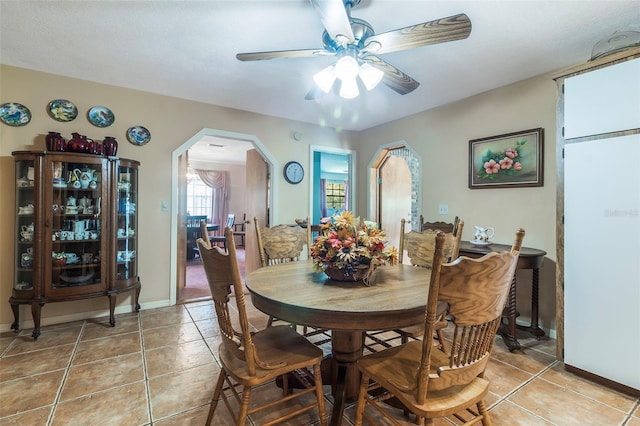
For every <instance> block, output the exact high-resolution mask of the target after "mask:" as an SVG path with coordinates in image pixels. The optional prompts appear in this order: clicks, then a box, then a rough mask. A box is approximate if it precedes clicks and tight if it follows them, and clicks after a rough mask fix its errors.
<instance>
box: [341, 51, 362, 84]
mask: <svg viewBox="0 0 640 426" xmlns="http://www.w3.org/2000/svg"><path fill="white" fill-rule="evenodd" d="M359 69H360V67H359V66H358V61H356V60H355V59H354V58H352V57H351V56H343V57H342V58H340V59H339V60H338V62H337V63H336V77H338V78H339V79H340V80H342V81H343V82H344V81H345V80H353V81H354V83H355V79H356V77H357V75H358V71H359Z"/></svg>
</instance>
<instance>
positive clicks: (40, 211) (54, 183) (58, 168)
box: [9, 151, 141, 340]
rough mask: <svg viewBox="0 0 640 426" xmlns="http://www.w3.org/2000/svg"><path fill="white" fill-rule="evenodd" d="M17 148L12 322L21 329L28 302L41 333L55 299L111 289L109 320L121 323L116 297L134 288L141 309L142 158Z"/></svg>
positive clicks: (103, 293)
mask: <svg viewBox="0 0 640 426" xmlns="http://www.w3.org/2000/svg"><path fill="white" fill-rule="evenodd" d="M12 155H13V156H14V160H15V171H16V221H15V224H16V238H15V245H14V247H15V258H16V264H15V269H14V271H15V277H14V278H15V279H14V286H13V291H12V295H11V297H10V299H9V304H10V305H11V308H12V311H13V314H14V320H15V321H14V323H13V324H12V326H11V328H12V329H14V330H15V331H16V332H17V331H18V330H19V327H20V309H19V307H20V305H31V314H32V318H33V323H34V330H33V334H32V336H33V338H34V340H35V339H37V338H38V336H39V335H40V316H41V309H42V307H43V306H44V305H45V304H47V303H51V302H60V301H70V300H80V299H86V298H92V297H100V296H106V297H108V299H109V314H110V320H109V322H110V324H111V325H112V326H115V315H114V311H115V307H116V296H117V295H118V294H119V293H122V292H125V291H133V292H134V294H133V296H132V299H133V301H132V303H133V309H134V310H135V311H138V310H140V305H139V302H138V299H139V295H140V288H141V285H140V280H139V278H138V263H137V256H136V250H137V235H136V229H137V215H136V214H135V208H136V204H137V195H136V194H137V193H136V191H135V190H136V189H137V183H138V167H139V165H140V163H139V162H137V161H135V160H127V159H121V158H118V157H98V156H94V155H90V154H70V153H59V152H58V153H57V152H50V151H49V152H47V151H17V152H13V153H12ZM122 200H125V201H122ZM120 206H123V207H125V208H126V209H127V213H128V214H127V218H126V220H124V219H122V218H121V217H120V214H119V213H118V211H119V210H120ZM119 233H123V236H124V237H126V238H124V242H123V241H121V240H122V238H120V236H119ZM124 259H126V260H127V262H123V260H124Z"/></svg>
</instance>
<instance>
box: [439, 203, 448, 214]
mask: <svg viewBox="0 0 640 426" xmlns="http://www.w3.org/2000/svg"><path fill="white" fill-rule="evenodd" d="M438 213H440V214H449V206H448V205H446V204H440V205H439V206H438Z"/></svg>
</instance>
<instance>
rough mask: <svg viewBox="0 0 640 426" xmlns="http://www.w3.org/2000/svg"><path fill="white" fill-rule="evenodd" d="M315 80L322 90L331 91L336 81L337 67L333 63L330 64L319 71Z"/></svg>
mask: <svg viewBox="0 0 640 426" xmlns="http://www.w3.org/2000/svg"><path fill="white" fill-rule="evenodd" d="M313 81H315V82H316V84H317V85H318V87H319V88H320V90H322V91H323V92H324V93H329V92H330V91H331V88H332V87H333V83H335V81H336V69H335V67H334V66H333V65H329V66H328V67H326V68H325V69H323V70H322V71H319V72H317V73H316V74H315V75H314V76H313Z"/></svg>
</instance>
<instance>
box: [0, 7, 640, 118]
mask: <svg viewBox="0 0 640 426" xmlns="http://www.w3.org/2000/svg"><path fill="white" fill-rule="evenodd" d="M457 13H466V14H467V15H468V16H469V18H470V20H471V23H472V30H471V35H470V37H469V38H468V39H466V40H459V41H453V42H449V43H444V44H438V45H431V46H423V47H419V48H414V49H410V50H405V51H401V52H393V53H388V54H384V55H381V57H382V58H383V59H384V60H386V61H387V62H389V63H391V64H393V65H394V66H396V67H397V68H399V69H400V70H401V71H403V72H405V73H406V74H408V75H410V76H411V77H413V78H414V79H416V80H417V81H419V82H420V83H421V85H420V87H418V89H416V90H415V91H413V92H411V93H409V94H407V95H404V96H401V95H398V94H397V93H395V92H393V91H392V90H391V89H389V88H387V87H385V86H383V85H380V86H379V87H377V88H376V89H374V90H373V91H371V92H367V93H363V94H362V95H361V96H359V97H358V98H356V99H353V100H342V99H340V98H339V97H337V96H336V95H327V96H324V97H323V98H321V99H319V100H315V101H306V100H304V96H305V95H306V93H307V92H308V91H309V90H310V88H311V87H312V75H313V74H314V73H315V72H317V71H319V70H320V69H322V68H324V67H325V66H327V65H328V64H329V63H330V62H331V58H330V57H315V58H306V59H283V60H269V61H256V62H240V61H238V60H237V59H236V58H235V54H236V53H238V52H256V51H269V50H285V49H307V48H319V47H322V42H321V34H322V31H323V27H322V25H321V22H320V19H319V17H318V15H317V14H316V12H315V10H314V8H313V7H312V6H311V5H310V3H309V2H308V1H307V0H288V1H267V0H260V1H240V0H235V1H6V0H0V48H1V50H0V61H1V62H2V63H4V64H9V65H14V66H18V67H24V68H29V69H34V70H39V71H45V72H50V73H54V74H61V75H66V76H70V77H74V78H80V79H84V80H90V81H96V82H101V83H107V84H111V85H117V86H123V87H128V88H134V89H138V90H143V91H147V92H153V93H159V94H164V95H169V96H175V97H179V98H184V99H190V100H195V101H200V102H205V103H209V104H215V105H222V106H227V107H231V108H238V109H242V110H247V111H253V112H257V113H262V114H268V115H272V116H277V117H283V118H288V119H293V120H300V121H303V122H309V123H315V124H320V125H326V126H330V127H335V128H339V129H351V130H362V129H366V128H370V127H372V126H375V125H379V124H382V123H385V122H388V121H391V120H395V119H398V118H402V117H405V116H407V115H411V114H415V113H418V112H420V111H423V110H427V109H430V108H433V107H436V106H439V105H444V104H447V103H451V102H454V101H456V100H459V99H463V98H466V97H469V96H472V95H474V94H478V93H481V92H484V91H487V90H490V89H493V88H496V87H500V86H504V85H506V84H509V83H513V82H515V81H519V80H523V79H526V78H528V77H531V76H534V75H538V74H541V73H545V72H548V71H552V70H556V69H559V68H563V67H565V66H569V65H574V64H577V63H581V62H585V61H587V60H588V59H589V58H590V55H591V50H592V48H593V46H594V45H595V44H596V43H597V42H598V41H600V40H602V39H603V38H605V37H608V36H610V35H611V34H613V32H614V31H616V30H625V29H629V28H630V27H629V26H630V25H636V27H634V28H635V29H636V30H640V28H639V27H638V26H637V25H638V24H640V2H639V1H558V0H555V1H429V0H423V1H404V0H393V1H392V0H363V1H362V3H361V4H360V5H358V6H356V7H355V8H354V9H353V12H352V15H353V16H354V17H356V18H361V19H364V20H366V21H368V22H369V23H370V24H371V25H372V26H373V27H374V29H375V31H376V32H377V33H381V32H386V31H390V30H393V29H396V28H400V27H404V26H408V25H413V24H418V23H421V22H425V21H430V20H434V19H439V18H442V17H446V16H451V15H454V14H457Z"/></svg>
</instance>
